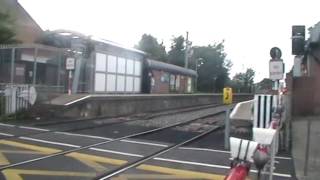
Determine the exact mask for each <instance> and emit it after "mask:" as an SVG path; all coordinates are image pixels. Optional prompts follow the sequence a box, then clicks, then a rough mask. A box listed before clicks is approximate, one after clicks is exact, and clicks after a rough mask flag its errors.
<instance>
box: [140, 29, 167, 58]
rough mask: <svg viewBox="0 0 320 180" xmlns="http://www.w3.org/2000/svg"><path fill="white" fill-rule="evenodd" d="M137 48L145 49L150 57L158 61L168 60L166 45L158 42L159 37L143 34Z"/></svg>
mask: <svg viewBox="0 0 320 180" xmlns="http://www.w3.org/2000/svg"><path fill="white" fill-rule="evenodd" d="M136 48H138V49H140V50H142V51H145V52H147V53H148V54H149V56H150V58H152V59H154V60H158V61H164V62H166V61H167V52H166V47H165V46H164V45H163V43H160V44H159V43H158V41H157V39H156V38H155V37H153V36H152V35H150V34H143V35H142V37H141V40H140V41H139V44H138V46H136Z"/></svg>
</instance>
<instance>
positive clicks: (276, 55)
mask: <svg viewBox="0 0 320 180" xmlns="http://www.w3.org/2000/svg"><path fill="white" fill-rule="evenodd" d="M281 55H282V53H281V50H280V48H278V47H273V48H271V50H270V56H271V58H272V59H280V58H281Z"/></svg>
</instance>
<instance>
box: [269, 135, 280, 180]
mask: <svg viewBox="0 0 320 180" xmlns="http://www.w3.org/2000/svg"><path fill="white" fill-rule="evenodd" d="M277 134H278V132H276V135H275V137H274V138H273V141H272V144H271V154H270V156H271V157H270V158H271V159H270V174H269V180H272V179H273V169H274V158H275V149H276V143H277V142H276V141H275V140H276V137H277Z"/></svg>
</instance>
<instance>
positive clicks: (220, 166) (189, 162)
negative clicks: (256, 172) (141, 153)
mask: <svg viewBox="0 0 320 180" xmlns="http://www.w3.org/2000/svg"><path fill="white" fill-rule="evenodd" d="M154 160H158V161H167V162H175V163H181V164H190V165H197V166H206V167H213V168H221V169H230V166H222V165H216V164H207V163H199V162H192V161H181V160H175V159H166V158H154Z"/></svg>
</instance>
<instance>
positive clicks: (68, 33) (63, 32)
mask: <svg viewBox="0 0 320 180" xmlns="http://www.w3.org/2000/svg"><path fill="white" fill-rule="evenodd" d="M51 33H55V34H61V35H65V36H70V37H78V38H82V39H89V40H92V41H95V42H99V43H103V44H107V45H110V46H114V47H118V48H121V49H125V50H128V51H131V52H136V53H140V54H146V53H145V52H144V51H141V50H138V49H135V48H131V47H127V46H124V45H121V44H119V43H116V42H113V41H109V40H106V39H102V38H98V37H96V36H88V35H85V34H82V33H79V32H77V31H72V30H65V29H58V30H54V31H51Z"/></svg>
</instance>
